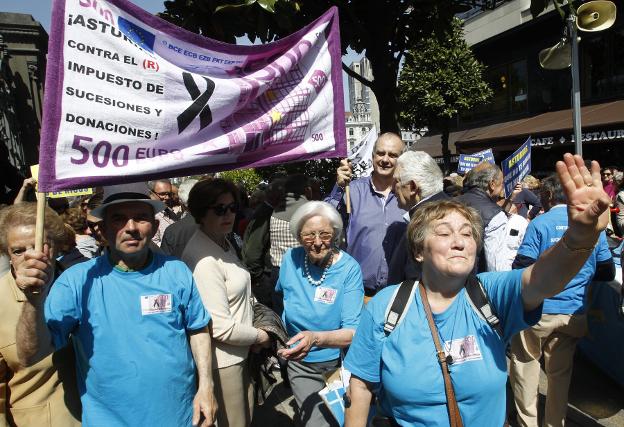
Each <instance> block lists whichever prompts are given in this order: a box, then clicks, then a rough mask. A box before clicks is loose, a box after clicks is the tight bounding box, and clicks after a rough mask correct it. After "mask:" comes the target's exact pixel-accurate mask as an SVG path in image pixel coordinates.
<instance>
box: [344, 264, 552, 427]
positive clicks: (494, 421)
mask: <svg viewBox="0 0 624 427" xmlns="http://www.w3.org/2000/svg"><path fill="white" fill-rule="evenodd" d="M522 271H523V270H513V271H509V272H493V273H482V274H479V275H478V277H479V279H480V280H481V282H482V283H483V286H484V288H485V290H486V293H487V295H488V297H489V298H490V301H491V304H492V308H493V309H494V310H495V311H496V313H497V314H498V317H499V319H500V321H501V326H502V330H503V337H502V338H501V337H499V335H498V334H497V333H496V332H495V331H494V329H492V327H491V326H490V325H489V324H488V323H487V322H486V321H485V320H483V319H482V318H481V317H479V315H478V314H477V312H476V311H475V309H474V308H473V307H472V305H471V304H470V301H469V299H468V295H467V294H466V290H465V289H462V290H461V291H460V292H459V294H458V295H457V297H456V298H455V300H454V301H453V302H452V303H451V305H450V306H449V307H448V308H447V309H446V310H445V311H444V312H442V313H437V314H435V313H434V315H433V317H434V321H435V323H436V326H437V328H438V332H439V335H440V342H441V343H444V344H443V345H444V346H445V349H446V352H447V354H449V353H450V355H451V356H452V357H453V363H452V364H451V365H450V371H451V380H452V382H453V386H454V389H455V396H456V397H457V402H458V404H459V410H460V412H461V415H462V419H463V423H464V425H465V426H480V427H488V426H492V427H500V426H502V425H503V423H504V421H505V384H506V381H507V364H506V358H505V347H506V344H507V342H508V341H509V340H510V339H511V337H512V336H513V335H514V334H515V333H517V332H519V331H521V330H523V329H526V328H528V327H529V326H531V325H533V324H535V323H537V321H538V320H539V319H540V317H541V307H540V308H538V309H536V310H533V311H531V312H530V313H525V312H524V306H523V302H522V296H521V291H522V279H521V276H522ZM396 287H397V286H390V287H388V288H385V289H383V290H382V291H381V292H379V293H378V294H377V295H376V296H375V297H374V298H373V299H372V300H371V301H369V303H368V304H367V306H366V308H365V309H364V310H363V311H362V318H361V320H360V325H359V326H358V329H357V331H356V333H355V336H354V338H353V343H352V344H351V347H350V348H349V352H348V353H347V357H346V358H345V362H344V364H345V367H346V368H347V369H348V370H349V371H351V373H352V374H353V375H356V376H357V377H359V378H361V379H363V380H364V381H368V382H371V383H374V384H375V385H376V387H379V386H380V387H381V390H380V393H379V397H380V403H381V408H382V411H383V412H384V414H385V415H386V416H392V417H393V418H394V419H395V420H396V421H397V422H398V423H399V424H400V425H401V426H423V427H424V426H427V427H430V426H445V427H446V426H448V425H449V419H448V413H447V406H446V394H445V391H444V379H443V376H442V370H441V368H440V365H439V363H438V358H437V355H436V349H435V345H434V343H433V339H432V337H431V331H430V329H429V324H428V322H427V317H426V314H425V311H424V308H423V305H422V301H421V298H420V293H419V292H418V290H417V291H416V292H415V293H414V300H413V301H412V304H411V306H410V307H409V309H408V311H407V313H406V314H405V317H404V319H403V321H402V322H401V323H400V324H399V326H398V327H397V328H396V329H395V330H394V331H393V332H392V333H391V334H390V335H388V336H387V337H386V335H385V334H384V330H383V328H384V322H385V315H386V309H387V307H388V304H389V302H390V300H391V298H392V295H393V293H394V291H395V290H396Z"/></svg>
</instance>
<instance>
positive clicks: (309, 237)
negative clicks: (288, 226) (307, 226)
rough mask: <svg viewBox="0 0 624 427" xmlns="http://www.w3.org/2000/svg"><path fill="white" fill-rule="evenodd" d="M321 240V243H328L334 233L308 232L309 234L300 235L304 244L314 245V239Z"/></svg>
mask: <svg viewBox="0 0 624 427" xmlns="http://www.w3.org/2000/svg"><path fill="white" fill-rule="evenodd" d="M317 237H318V238H319V239H321V241H322V242H324V243H327V242H330V241H331V239H332V238H333V237H334V233H330V232H328V231H310V232H309V233H301V240H303V241H304V242H305V243H314V242H315V241H316V238H317Z"/></svg>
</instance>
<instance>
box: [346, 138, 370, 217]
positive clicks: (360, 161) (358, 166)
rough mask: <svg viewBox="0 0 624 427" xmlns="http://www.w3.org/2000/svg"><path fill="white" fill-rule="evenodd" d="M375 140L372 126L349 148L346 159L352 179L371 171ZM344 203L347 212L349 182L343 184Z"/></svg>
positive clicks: (349, 196)
mask: <svg viewBox="0 0 624 427" xmlns="http://www.w3.org/2000/svg"><path fill="white" fill-rule="evenodd" d="M375 141H377V128H376V127H375V126H373V127H372V128H371V129H370V130H369V131H368V133H367V134H366V136H365V137H364V139H362V140H361V141H360V142H358V143H357V144H355V145H354V146H353V147H351V149H350V150H349V153H348V156H347V159H348V160H349V161H350V162H351V170H352V172H353V177H352V179H356V178H359V177H362V176H369V175H370V174H371V172H373V149H374V148H375ZM345 205H346V208H347V213H348V214H350V213H351V190H350V187H349V184H347V185H346V186H345Z"/></svg>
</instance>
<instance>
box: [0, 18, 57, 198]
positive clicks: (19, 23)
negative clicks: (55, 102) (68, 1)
mask: <svg viewBox="0 0 624 427" xmlns="http://www.w3.org/2000/svg"><path fill="white" fill-rule="evenodd" d="M47 48H48V34H47V33H46V32H45V30H44V29H43V27H42V26H41V24H40V23H39V22H37V21H35V20H34V19H33V17H32V16H30V15H24V14H20V13H8V12H0V163H1V164H0V168H1V170H2V172H1V174H2V183H3V184H4V186H3V187H0V190H1V191H0V203H7V202H12V198H11V197H12V196H13V195H14V194H15V191H16V190H18V189H19V187H20V186H21V184H22V180H23V179H24V177H26V176H29V172H28V169H29V166H30V165H34V164H37V163H39V138H40V129H41V118H42V103H43V84H44V80H45V64H46V59H45V58H46V54H47Z"/></svg>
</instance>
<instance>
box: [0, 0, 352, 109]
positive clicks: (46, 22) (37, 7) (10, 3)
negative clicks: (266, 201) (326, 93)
mask: <svg viewBox="0 0 624 427" xmlns="http://www.w3.org/2000/svg"><path fill="white" fill-rule="evenodd" d="M132 2H133V3H134V4H136V5H137V6H140V7H142V8H143V9H145V10H147V11H148V12H150V13H156V12H161V11H163V10H164V9H165V7H164V5H163V0H133V1H132ZM51 10H52V0H1V2H0V12H17V13H27V14H30V15H32V16H33V18H35V20H37V21H39V22H40V23H41V25H43V28H45V30H46V31H48V32H49V31H50V15H51ZM360 57H361V55H358V54H356V53H355V52H353V51H351V52H349V53H348V54H347V55H345V56H343V58H342V60H343V62H344V63H345V64H347V65H349V64H351V62H353V61H355V60H358V59H359V58H360ZM342 74H343V78H342V81H343V86H344V91H345V109H346V110H347V111H348V110H349V95H348V90H349V85H348V84H347V77H346V74H345V73H344V72H343V73H342Z"/></svg>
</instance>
